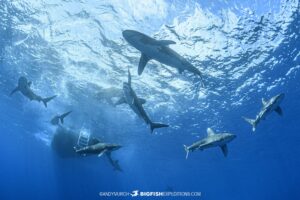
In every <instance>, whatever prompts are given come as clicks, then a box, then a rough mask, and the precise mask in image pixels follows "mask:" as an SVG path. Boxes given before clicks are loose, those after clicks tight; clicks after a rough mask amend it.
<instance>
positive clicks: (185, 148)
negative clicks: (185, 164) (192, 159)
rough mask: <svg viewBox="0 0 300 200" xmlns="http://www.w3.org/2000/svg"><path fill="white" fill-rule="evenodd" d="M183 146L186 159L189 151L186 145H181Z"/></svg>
mask: <svg viewBox="0 0 300 200" xmlns="http://www.w3.org/2000/svg"><path fill="white" fill-rule="evenodd" d="M183 148H184V150H185V152H186V155H185V159H188V157H189V152H190V151H189V149H188V147H187V146H186V145H183Z"/></svg>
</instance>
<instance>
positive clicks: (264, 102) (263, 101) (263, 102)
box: [261, 98, 267, 106]
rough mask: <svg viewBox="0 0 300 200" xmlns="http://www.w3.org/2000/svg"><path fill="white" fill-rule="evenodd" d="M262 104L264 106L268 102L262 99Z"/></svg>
mask: <svg viewBox="0 0 300 200" xmlns="http://www.w3.org/2000/svg"><path fill="white" fill-rule="evenodd" d="M261 102H262V104H263V106H265V105H267V102H266V100H265V99H264V98H262V99H261Z"/></svg>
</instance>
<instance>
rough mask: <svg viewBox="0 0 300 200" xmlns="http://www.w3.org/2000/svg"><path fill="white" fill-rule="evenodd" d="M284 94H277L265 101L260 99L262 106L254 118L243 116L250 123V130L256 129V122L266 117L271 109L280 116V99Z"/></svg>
mask: <svg viewBox="0 0 300 200" xmlns="http://www.w3.org/2000/svg"><path fill="white" fill-rule="evenodd" d="M284 96H285V95H284V94H283V93H281V94H278V95H276V96H274V97H272V98H271V99H270V100H269V101H266V100H264V99H262V100H261V101H262V104H263V106H262V108H261V110H260V112H259V113H258V114H257V115H256V118H255V119H249V118H246V117H243V118H244V119H245V120H246V122H248V123H249V124H251V125H252V131H253V132H254V131H255V129H256V126H257V125H258V123H259V122H260V121H261V120H264V119H266V117H267V116H268V115H269V114H271V113H272V112H273V111H275V112H277V113H278V114H279V115H280V116H282V109H281V108H280V106H279V105H280V103H281V102H282V100H283V99H284Z"/></svg>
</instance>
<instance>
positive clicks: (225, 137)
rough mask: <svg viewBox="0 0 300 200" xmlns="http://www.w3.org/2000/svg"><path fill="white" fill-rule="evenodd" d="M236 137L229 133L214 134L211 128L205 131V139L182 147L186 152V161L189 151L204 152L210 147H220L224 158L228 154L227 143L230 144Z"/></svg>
mask: <svg viewBox="0 0 300 200" xmlns="http://www.w3.org/2000/svg"><path fill="white" fill-rule="evenodd" d="M234 138H236V135H234V134H231V133H218V134H216V133H215V132H214V131H213V130H212V129H211V128H208V129H207V137H206V138H204V139H202V140H199V141H197V142H195V143H194V144H192V145H190V146H186V145H183V147H184V150H185V151H186V157H185V158H186V159H187V158H188V156H189V152H190V151H192V152H193V151H195V150H201V151H202V150H204V149H208V148H212V147H220V148H221V150H222V152H223V154H224V156H225V157H226V156H227V154H228V148H227V143H229V142H231V141H232V140H233V139H234Z"/></svg>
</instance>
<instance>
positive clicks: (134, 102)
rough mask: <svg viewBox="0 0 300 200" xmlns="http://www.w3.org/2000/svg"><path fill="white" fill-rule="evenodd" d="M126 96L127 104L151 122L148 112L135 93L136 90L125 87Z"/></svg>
mask: <svg viewBox="0 0 300 200" xmlns="http://www.w3.org/2000/svg"><path fill="white" fill-rule="evenodd" d="M123 92H124V97H125V100H126V102H127V104H128V105H129V106H130V108H131V109H132V110H133V111H134V112H135V113H136V114H137V115H138V116H139V117H140V118H142V119H143V120H144V121H145V122H146V123H147V124H149V123H150V119H149V117H148V115H147V114H146V112H145V110H144V108H143V106H142V105H141V104H140V103H139V100H138V98H137V96H136V94H135V93H134V91H133V90H132V89H131V88H129V87H123Z"/></svg>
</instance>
